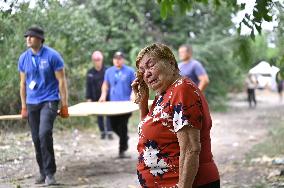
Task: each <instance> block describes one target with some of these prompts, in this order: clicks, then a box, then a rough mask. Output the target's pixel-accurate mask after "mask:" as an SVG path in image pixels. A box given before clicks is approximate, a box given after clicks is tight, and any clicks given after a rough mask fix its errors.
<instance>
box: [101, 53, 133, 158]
mask: <svg viewBox="0 0 284 188" xmlns="http://www.w3.org/2000/svg"><path fill="white" fill-rule="evenodd" d="M124 58H125V56H124V54H123V53H122V52H120V51H117V52H115V54H114V56H113V66H112V67H110V68H108V69H107V70H106V73H105V77H104V82H103V85H102V94H101V97H100V99H99V101H101V102H104V101H106V98H107V95H108V94H109V99H110V101H130V99H131V94H132V88H131V83H132V81H133V80H134V78H135V75H134V69H133V68H131V67H129V66H127V65H125V64H124V61H125V59H124ZM130 116H131V113H127V114H123V115H116V116H110V117H109V118H110V123H111V127H112V130H113V131H114V132H115V133H116V134H117V135H118V136H119V154H118V157H119V158H128V157H129V156H128V155H126V153H125V152H126V150H127V149H128V139H129V137H128V128H127V124H128V120H129V117H130Z"/></svg>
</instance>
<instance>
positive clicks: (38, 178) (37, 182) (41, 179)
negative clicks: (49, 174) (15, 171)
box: [35, 174, 45, 184]
mask: <svg viewBox="0 0 284 188" xmlns="http://www.w3.org/2000/svg"><path fill="white" fill-rule="evenodd" d="M44 182H45V176H44V175H42V174H41V175H40V176H39V177H37V178H36V179H35V184H43V183H44Z"/></svg>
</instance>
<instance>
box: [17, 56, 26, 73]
mask: <svg viewBox="0 0 284 188" xmlns="http://www.w3.org/2000/svg"><path fill="white" fill-rule="evenodd" d="M18 71H19V72H25V66H24V55H21V56H20V58H19V60H18Z"/></svg>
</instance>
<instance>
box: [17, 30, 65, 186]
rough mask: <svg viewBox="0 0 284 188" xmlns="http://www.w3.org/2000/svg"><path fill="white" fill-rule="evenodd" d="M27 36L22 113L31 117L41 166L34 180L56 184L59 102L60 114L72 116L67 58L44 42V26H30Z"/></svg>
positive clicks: (20, 67)
mask: <svg viewBox="0 0 284 188" xmlns="http://www.w3.org/2000/svg"><path fill="white" fill-rule="evenodd" d="M24 37H26V43H27V47H29V49H27V50H26V51H25V52H23V53H22V54H21V56H20V58H19V62H18V70H19V72H20V96H21V105H22V110H21V115H22V118H28V123H29V126H30V129H31V134H32V140H33V143H34V147H35V153H36V160H37V163H38V166H39V171H40V176H39V177H38V178H37V179H36V181H35V183H36V184H42V183H46V184H47V185H53V184H55V183H56V181H55V178H54V174H55V172H56V164H55V156H54V149H53V136H52V130H53V123H54V120H55V118H56V116H57V109H58V105H59V102H60V106H61V108H60V113H59V115H60V116H61V117H63V118H67V117H68V116H69V114H68V98H67V96H68V94H67V84H66V79H65V72H64V62H63V59H62V57H61V56H60V54H59V53H58V52H57V51H55V50H54V49H52V48H50V47H48V46H45V45H43V43H44V40H45V38H44V31H43V30H42V29H41V28H39V27H31V28H29V29H28V30H27V32H26V33H25V35H24Z"/></svg>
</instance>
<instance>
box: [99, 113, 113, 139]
mask: <svg viewBox="0 0 284 188" xmlns="http://www.w3.org/2000/svg"><path fill="white" fill-rule="evenodd" d="M105 119H106V121H104V116H98V124H99V128H100V132H101V134H104V135H107V134H111V131H112V129H111V125H110V120H109V117H106V118H105Z"/></svg>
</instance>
